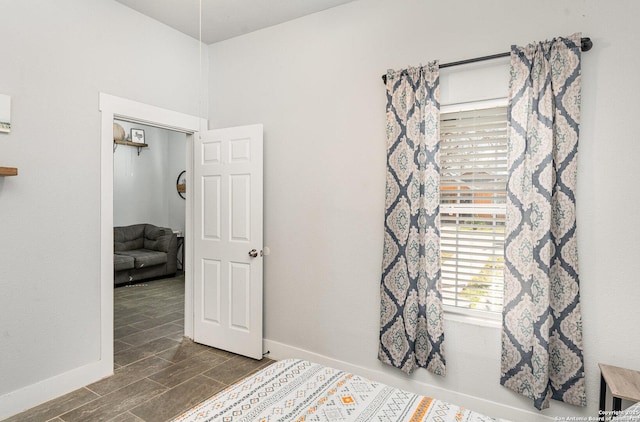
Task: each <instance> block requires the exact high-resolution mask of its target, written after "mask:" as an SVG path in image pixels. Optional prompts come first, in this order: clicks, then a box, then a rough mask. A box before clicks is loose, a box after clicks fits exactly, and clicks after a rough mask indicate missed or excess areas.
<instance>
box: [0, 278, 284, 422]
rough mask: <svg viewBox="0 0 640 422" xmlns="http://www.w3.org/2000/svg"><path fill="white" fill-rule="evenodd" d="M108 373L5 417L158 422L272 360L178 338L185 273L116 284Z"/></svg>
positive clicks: (23, 420)
mask: <svg viewBox="0 0 640 422" xmlns="http://www.w3.org/2000/svg"><path fill="white" fill-rule="evenodd" d="M114 302H115V303H114V353H115V354H114V362H115V373H114V375H113V376H111V377H109V378H105V379H103V380H101V381H98V382H96V383H94V384H91V385H88V386H86V387H84V388H81V389H79V390H76V391H73V392H71V393H69V394H67V395H65V396H62V397H59V398H57V399H54V400H52V401H49V402H47V403H44V404H42V405H40V406H37V407H35V408H33V409H29V410H27V411H25V412H23V413H20V414H18V415H15V416H13V417H11V418H9V419H6V420H5V421H6V422H9V421H10V422H17V421H20V422H26V421H28V422H36V421H38V422H39V421H55V422H61V421H67V422H71V421H83V422H86V421H90V422H97V421H113V422H140V421H149V422H162V421H166V420H171V419H172V418H173V417H175V416H177V415H179V414H181V413H182V412H184V411H185V410H188V409H190V408H191V407H192V406H194V405H195V404H197V403H199V402H201V401H203V400H205V399H207V398H208V397H210V396H212V395H213V394H215V393H217V392H218V391H220V390H222V389H224V388H225V387H227V386H228V385H230V384H233V383H234V382H236V381H238V380H240V379H242V378H244V377H246V376H247V375H249V374H251V373H253V372H255V371H257V370H258V369H261V368H263V367H265V366H267V365H268V364H270V363H272V362H273V361H272V360H271V359H268V358H264V359H262V360H261V361H256V360H253V359H249V358H245V357H242V356H238V355H234V354H231V353H228V352H225V351H222V350H218V349H214V348H210V347H206V346H202V345H199V344H196V343H194V342H192V341H190V340H188V339H186V338H183V336H182V334H183V331H184V328H183V327H184V275H182V276H177V277H174V278H167V279H162V280H153V281H148V282H143V283H140V284H135V285H131V286H125V287H118V288H116V289H115V294H114Z"/></svg>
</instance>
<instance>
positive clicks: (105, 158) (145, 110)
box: [99, 92, 208, 376]
mask: <svg viewBox="0 0 640 422" xmlns="http://www.w3.org/2000/svg"><path fill="white" fill-rule="evenodd" d="M99 109H100V111H101V129H100V169H101V170H100V280H101V282H100V321H101V323H100V338H101V345H100V355H101V356H100V361H101V367H102V369H103V370H104V371H105V373H104V374H105V376H106V375H109V374H111V373H113V288H114V285H113V119H114V118H119V119H122V120H126V121H132V122H136V123H140V124H145V125H149V126H156V127H160V128H164V129H170V130H174V131H178V132H183V133H185V134H187V142H186V145H187V146H186V148H187V154H186V158H187V163H186V170H187V173H186V175H187V186H193V180H192V177H193V172H192V171H191V170H192V167H193V134H194V133H196V132H200V131H205V130H208V124H207V120H206V119H203V118H200V117H195V116H190V115H188V114H184V113H179V112H176V111H172V110H167V109H163V108H160V107H155V106H152V105H148V104H143V103H139V102H136V101H132V100H128V99H126V98H120V97H116V96H113V95H109V94H105V93H102V92H101V93H100V107H99ZM186 196H187V198H186V212H185V217H186V221H185V234H189V233H193V199H192V198H193V196H192V195H189V194H187V195H186ZM185 242H187V243H185V245H184V246H183V247H184V248H185V259H184V260H185V263H186V264H187V265H185V267H184V268H185V270H186V271H185V314H184V315H185V318H184V335H185V336H186V337H189V338H193V271H192V270H191V268H193V266H192V264H193V263H192V262H191V260H192V254H191V251H192V250H193V244H192V242H193V236H185Z"/></svg>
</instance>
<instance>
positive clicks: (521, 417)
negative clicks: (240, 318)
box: [264, 339, 557, 422]
mask: <svg viewBox="0 0 640 422" xmlns="http://www.w3.org/2000/svg"><path fill="white" fill-rule="evenodd" d="M264 350H268V351H269V355H268V357H269V358H272V359H275V360H282V359H289V358H297V359H305V360H308V361H311V362H315V363H320V364H322V365H326V366H329V367H332V368H336V369H340V370H343V371H347V372H349V373H353V374H357V375H360V376H363V377H366V378H369V379H371V380H375V381H378V382H382V383H385V384H387V385H390V386H392V387H396V388H400V389H403V390H406V391H412V392H414V393H417V394H423V395H427V396H429V397H435V398H438V399H440V400H444V401H447V402H450V403H455V404H457V405H459V406H463V407H465V408H467V409H473V410H475V411H477V412H480V413H484V414H486V415H489V416H492V415H500V416H501V417H503V418H506V419H507V420H513V421H529V422H548V421H554V420H557V418H553V417H549V416H544V415H541V414H539V413H534V412H529V411H526V410H522V409H518V408H516V407H513V406H509V405H506V404H503V403H498V402H494V401H491V400H486V399H483V398H480V397H476V396H471V395H468V394H463V393H459V392H457V391H452V390H447V389H445V388H441V387H438V386H435V385H431V384H427V383H424V382H420V381H416V380H414V379H411V378H409V377H406V376H403V377H402V378H401V377H399V376H396V375H392V374H391V373H388V372H387V371H384V370H383V368H384V369H391V370H393V371H394V372H396V371H397V372H398V373H400V371H399V370H396V369H394V368H390V367H387V366H386V365H383V364H382V363H380V365H379V366H380V367H379V368H378V369H375V368H367V367H364V366H360V365H356V364H353V363H349V362H345V361H341V360H338V359H334V358H331V357H329V356H324V355H320V354H318V353H314V352H310V351H308V350H304V349H299V348H297V347H294V346H290V345H288V344H284V343H280V342H277V341H273V340H268V339H265V340H264ZM494 417H496V416H494ZM498 420H501V419H498ZM504 422H507V421H504Z"/></svg>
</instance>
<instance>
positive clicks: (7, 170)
mask: <svg viewBox="0 0 640 422" xmlns="http://www.w3.org/2000/svg"><path fill="white" fill-rule="evenodd" d="M17 175H18V169H17V168H16V167H0V176H17Z"/></svg>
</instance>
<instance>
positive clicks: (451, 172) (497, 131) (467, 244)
mask: <svg viewBox="0 0 640 422" xmlns="http://www.w3.org/2000/svg"><path fill="white" fill-rule="evenodd" d="M456 108H457V109H456ZM456 108H453V109H452V108H451V107H449V109H447V107H443V109H442V110H441V113H440V131H441V135H440V166H441V175H440V224H441V226H440V233H441V253H442V294H443V304H444V305H445V306H446V307H449V306H453V307H455V309H456V310H460V309H468V310H473V311H474V312H472V313H478V312H480V311H484V312H489V313H492V314H496V315H497V314H498V313H500V312H501V311H502V302H503V281H504V229H505V208H506V205H505V204H506V182H507V106H506V100H505V101H500V102H498V105H496V102H492V103H489V104H482V103H475V105H474V106H472V107H471V109H469V107H465V108H461V107H456ZM475 311H477V312H475ZM489 315H490V314H489Z"/></svg>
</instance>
